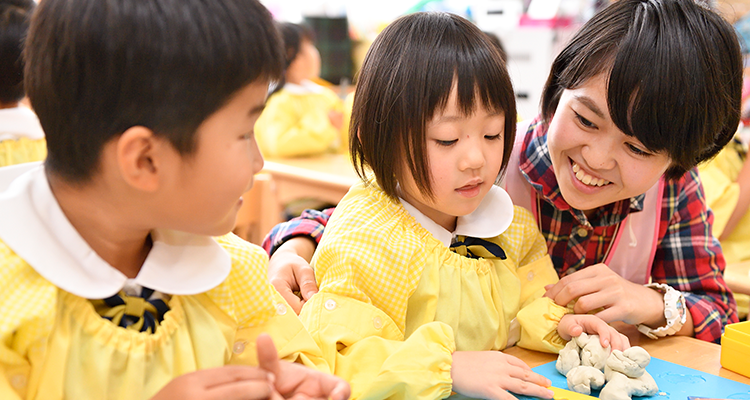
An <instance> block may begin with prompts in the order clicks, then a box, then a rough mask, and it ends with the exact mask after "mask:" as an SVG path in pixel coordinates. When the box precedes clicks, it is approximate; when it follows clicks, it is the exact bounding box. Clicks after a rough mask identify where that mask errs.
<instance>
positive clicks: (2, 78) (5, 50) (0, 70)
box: [0, 0, 36, 104]
mask: <svg viewBox="0 0 750 400" xmlns="http://www.w3.org/2000/svg"><path fill="white" fill-rule="evenodd" d="M35 6H36V3H34V0H0V103H5V104H9V103H17V102H19V101H21V99H23V96H24V90H23V59H22V57H21V52H22V51H23V41H24V39H25V38H26V33H27V32H28V31H29V19H30V17H31V12H32V11H33V10H34V7H35Z"/></svg>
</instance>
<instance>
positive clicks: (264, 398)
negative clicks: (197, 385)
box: [206, 380, 282, 400]
mask: <svg viewBox="0 0 750 400" xmlns="http://www.w3.org/2000/svg"><path fill="white" fill-rule="evenodd" d="M275 392H276V391H275V390H273V387H272V386H271V384H270V383H269V382H268V381H267V380H256V381H238V382H230V383H226V384H223V385H220V386H215V387H212V388H211V389H210V390H207V391H206V395H207V399H208V400H268V399H269V398H270V399H272V400H276V399H279V400H281V399H282V397H274V396H273V393H275Z"/></svg>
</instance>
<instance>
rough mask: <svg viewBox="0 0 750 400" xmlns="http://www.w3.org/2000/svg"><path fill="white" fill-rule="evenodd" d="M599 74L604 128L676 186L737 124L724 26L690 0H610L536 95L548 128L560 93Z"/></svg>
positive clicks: (732, 48)
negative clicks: (660, 161) (658, 163)
mask: <svg viewBox="0 0 750 400" xmlns="http://www.w3.org/2000/svg"><path fill="white" fill-rule="evenodd" d="M599 74H607V75H608V87H607V102H608V107H609V113H610V115H611V116H612V121H613V122H614V123H615V125H616V126H617V127H618V128H619V129H620V130H621V131H622V132H624V133H625V134H626V135H628V136H633V137H635V138H637V139H638V140H639V141H640V142H641V143H643V145H644V146H646V148H647V149H648V150H650V151H652V152H663V153H664V154H666V155H668V156H669V157H670V158H671V160H672V164H671V165H670V167H669V168H668V169H667V171H666V176H667V178H672V179H676V178H679V177H680V176H682V175H683V174H684V173H685V172H686V171H687V170H689V169H691V168H693V167H694V166H696V165H697V164H698V163H700V162H702V161H705V160H707V159H709V158H711V157H713V156H714V155H716V154H717V153H718V152H719V151H720V150H721V149H722V148H723V147H724V145H725V144H727V142H729V140H731V138H732V136H733V135H734V133H735V131H736V130H737V126H738V124H739V120H740V101H741V100H740V98H741V92H742V56H741V53H740V46H739V42H738V40H737V36H736V34H735V31H734V29H733V28H732V26H731V25H730V24H729V23H727V22H726V21H725V20H724V19H723V18H722V17H721V16H719V15H718V14H717V13H715V12H714V11H712V10H710V9H708V8H707V7H706V6H705V5H702V4H699V3H698V2H695V1H693V0H618V1H616V2H614V3H612V4H611V5H609V6H608V7H607V8H605V9H604V10H602V11H600V12H599V13H597V14H596V15H595V16H594V17H593V18H592V19H590V20H589V21H588V22H587V23H586V24H585V25H584V26H583V27H581V29H580V30H579V31H578V32H577V33H576V34H575V35H574V37H573V38H572V39H571V41H570V42H569V43H568V45H567V46H566V47H565V48H564V49H563V50H562V52H560V54H559V55H558V56H557V58H556V59H555V61H554V62H553V64H552V69H551V71H550V74H549V77H548V79H547V82H546V85H545V87H544V91H543V93H542V105H541V107H542V117H543V118H544V119H545V121H546V122H549V121H550V119H551V118H552V117H553V115H554V113H555V110H556V109H557V105H558V103H559V101H560V96H561V95H562V92H563V90H565V89H575V88H577V87H579V86H581V85H583V84H584V83H585V82H586V81H587V80H589V79H591V78H592V77H595V76H597V75H599Z"/></svg>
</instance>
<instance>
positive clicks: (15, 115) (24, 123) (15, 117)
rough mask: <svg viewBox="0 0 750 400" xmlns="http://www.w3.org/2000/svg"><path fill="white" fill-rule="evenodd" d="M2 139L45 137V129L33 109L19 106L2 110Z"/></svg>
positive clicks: (35, 138) (0, 121)
mask: <svg viewBox="0 0 750 400" xmlns="http://www.w3.org/2000/svg"><path fill="white" fill-rule="evenodd" d="M0 127H2V128H0V141H1V140H18V139H20V138H28V139H31V140H37V139H42V138H44V131H43V130H42V126H41V125H40V124H39V119H38V118H37V117H36V114H34V112H33V111H31V110H30V109H28V108H26V107H24V106H18V107H13V108H6V109H2V110H0Z"/></svg>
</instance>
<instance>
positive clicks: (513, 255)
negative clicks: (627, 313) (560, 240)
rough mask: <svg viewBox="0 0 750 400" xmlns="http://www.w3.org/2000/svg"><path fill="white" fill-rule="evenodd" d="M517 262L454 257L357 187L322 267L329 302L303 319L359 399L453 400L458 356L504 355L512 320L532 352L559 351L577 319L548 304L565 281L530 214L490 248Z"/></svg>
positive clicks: (324, 246) (336, 217)
mask: <svg viewBox="0 0 750 400" xmlns="http://www.w3.org/2000/svg"><path fill="white" fill-rule="evenodd" d="M489 240H491V241H493V242H495V243H497V244H499V245H500V246H501V247H502V248H503V249H504V251H505V253H506V255H507V259H506V260H500V259H470V258H467V257H464V256H461V255H459V254H457V253H454V252H452V251H450V250H449V249H448V248H447V247H446V246H445V245H444V244H443V243H441V242H440V241H438V240H437V239H435V238H434V236H432V234H430V233H429V232H428V231H427V230H426V229H424V228H423V227H422V226H421V225H420V224H419V223H418V222H417V221H416V220H415V219H414V218H413V217H412V216H411V215H410V214H409V213H408V212H407V211H406V210H405V209H404V208H403V206H402V205H401V204H400V203H399V202H398V201H393V200H391V199H389V198H388V197H387V196H386V195H385V193H384V192H383V191H382V190H380V189H379V188H377V187H376V186H374V185H371V186H364V185H363V184H358V185H355V186H354V187H352V189H351V190H350V191H349V193H348V194H347V195H346V196H345V197H344V199H342V201H341V202H340V203H339V205H338V206H337V208H336V211H335V213H334V214H333V216H332V218H331V220H330V221H329V223H328V225H327V226H326V233H325V235H324V236H323V240H322V242H321V243H320V245H319V246H318V249H317V251H316V253H315V256H314V258H313V265H314V268H315V274H316V278H317V280H318V283H319V284H320V293H319V294H317V295H315V296H313V297H312V299H311V300H310V301H309V302H307V303H306V304H305V305H304V307H303V309H302V313H301V314H300V318H301V319H302V321H303V323H304V324H305V326H307V328H308V330H309V331H310V333H311V334H312V335H313V338H314V339H315V340H316V341H317V342H318V344H319V345H320V346H321V349H322V350H323V355H324V357H325V358H326V360H327V361H328V363H329V365H330V366H331V368H333V369H334V371H335V374H336V375H339V376H341V377H343V378H344V379H346V380H348V381H349V382H350V384H351V385H352V398H353V399H363V398H367V399H385V398H388V399H438V398H444V397H447V396H449V395H450V393H451V387H452V385H451V378H450V369H451V360H452V358H451V354H452V353H453V352H454V351H456V350H461V351H469V350H501V349H503V348H505V347H506V345H507V342H508V339H509V331H510V326H511V321H512V320H513V319H514V318H517V321H518V322H520V326H521V335H520V340H519V342H518V344H519V345H520V346H523V347H526V348H529V349H534V350H541V351H547V352H557V351H558V350H559V349H561V348H562V347H563V345H564V343H565V342H564V341H563V340H562V339H561V338H560V337H559V336H558V334H557V330H556V328H557V324H558V322H559V321H560V319H561V318H562V316H563V315H565V314H566V313H568V310H567V309H566V308H564V307H560V306H557V305H555V304H554V303H553V302H552V301H551V300H550V299H548V298H542V297H541V296H542V294H543V293H544V286H545V285H547V284H551V283H554V282H557V280H558V278H557V273H556V272H555V270H554V268H553V267H552V262H551V260H550V258H549V256H548V255H547V248H546V245H545V243H544V240H543V239H542V236H541V235H540V234H539V232H538V230H537V228H536V226H535V225H534V222H533V219H532V217H531V215H530V214H529V212H528V211H526V210H523V209H521V208H519V207H516V208H515V216H514V219H513V222H512V224H511V226H510V227H509V228H508V229H507V230H506V231H505V232H504V233H503V234H502V235H500V236H498V237H495V238H492V239H489Z"/></svg>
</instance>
